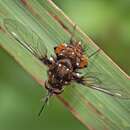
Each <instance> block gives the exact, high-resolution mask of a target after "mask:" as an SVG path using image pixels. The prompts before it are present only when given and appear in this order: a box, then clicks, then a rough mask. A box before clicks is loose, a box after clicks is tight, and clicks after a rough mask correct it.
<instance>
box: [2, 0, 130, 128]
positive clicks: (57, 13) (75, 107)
mask: <svg viewBox="0 0 130 130" xmlns="http://www.w3.org/2000/svg"><path fill="white" fill-rule="evenodd" d="M0 7H1V8H0V12H2V11H3V10H4V13H1V14H0V23H1V30H0V46H1V47H2V48H4V49H5V50H6V51H7V52H8V53H9V54H10V55H11V56H13V58H14V59H15V60H16V61H17V62H18V63H19V64H20V65H21V66H22V67H23V68H24V69H25V70H26V71H27V72H28V73H29V74H30V75H31V76H32V77H33V78H34V79H35V80H37V81H38V83H40V84H42V85H43V84H44V80H46V79H47V74H46V70H47V68H46V67H45V66H44V65H43V64H42V63H41V62H39V61H38V60H37V59H36V58H35V57H34V56H32V55H31V54H30V53H29V52H28V51H27V50H25V49H24V48H22V47H21V46H19V45H18V44H17V41H15V40H14V39H13V38H12V37H10V36H9V35H8V34H7V32H6V31H5V30H4V27H3V19H4V18H12V19H16V20H18V21H20V22H21V23H23V24H24V25H25V26H26V27H28V28H31V29H32V30H33V31H35V32H36V33H37V34H38V35H39V36H40V38H41V39H42V40H43V42H44V44H45V45H46V47H47V48H48V51H49V54H53V53H54V52H53V47H54V46H55V45H57V44H59V43H61V42H68V41H69V39H70V35H71V32H72V30H73V26H74V25H75V24H74V23H73V22H72V21H71V20H70V19H69V18H68V17H67V16H66V15H65V14H64V13H63V12H62V11H61V10H60V9H59V8H58V7H56V5H55V4H54V3H53V2H52V1H50V0H48V1H46V0H38V1H34V0H28V1H26V0H21V1H20V0H13V1H9V0H4V1H1V2H0ZM75 38H76V39H77V40H81V41H82V43H83V44H84V45H86V46H87V48H88V50H87V54H88V55H90V54H91V53H92V52H94V51H96V50H97V49H98V47H97V46H96V45H95V44H94V43H93V41H92V40H91V39H90V38H89V37H88V36H86V35H85V34H84V33H83V32H82V31H81V30H80V29H79V28H77V29H76V32H75ZM88 70H90V71H91V70H92V71H94V72H100V73H103V74H106V75H107V76H108V77H109V81H110V82H111V83H113V84H112V85H113V86H119V88H124V89H126V90H127V91H130V87H129V86H130V81H129V80H128V76H127V75H126V74H125V73H124V72H123V71H122V70H121V69H120V68H119V67H118V66H117V65H116V64H115V63H114V62H113V61H112V60H111V59H110V58H109V57H108V56H106V54H105V53H104V52H103V51H101V52H100V54H99V55H98V56H97V57H95V58H93V59H92V60H90V67H89V68H88V69H86V70H85V71H86V72H87V71H88ZM108 77H105V78H108ZM108 87H109V86H108ZM58 98H59V99H60V100H61V101H62V102H63V103H64V105H65V106H66V107H67V108H68V109H69V110H70V111H71V112H72V113H73V115H74V116H75V117H76V118H78V119H79V120H80V121H81V122H82V123H83V124H84V125H85V126H86V127H87V128H88V129H90V130H125V129H130V102H129V101H128V100H119V99H116V98H112V97H110V96H107V95H105V94H102V93H100V92H97V91H94V90H90V89H89V88H81V87H79V85H73V86H72V87H71V86H70V87H67V88H66V89H65V92H64V93H63V94H62V95H60V96H58Z"/></svg>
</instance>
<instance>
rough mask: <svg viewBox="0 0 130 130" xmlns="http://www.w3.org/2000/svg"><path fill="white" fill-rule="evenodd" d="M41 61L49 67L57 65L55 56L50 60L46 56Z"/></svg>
mask: <svg viewBox="0 0 130 130" xmlns="http://www.w3.org/2000/svg"><path fill="white" fill-rule="evenodd" d="M40 60H41V61H42V62H43V63H44V64H45V65H47V66H50V65H53V64H54V63H55V57H53V56H51V57H50V58H48V57H47V55H45V56H44V57H42V58H41V59H40Z"/></svg>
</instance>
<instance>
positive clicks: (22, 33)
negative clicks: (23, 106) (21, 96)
mask: <svg viewBox="0 0 130 130" xmlns="http://www.w3.org/2000/svg"><path fill="white" fill-rule="evenodd" d="M4 26H5V29H6V30H7V32H8V33H9V34H10V35H11V36H12V37H13V38H14V39H15V40H16V41H17V42H18V43H19V44H20V45H21V46H22V47H24V48H25V49H26V50H28V51H29V52H30V53H31V54H33V55H34V56H35V57H36V58H37V59H39V60H40V61H41V62H42V63H44V64H45V65H47V66H48V80H47V81H46V82H45V88H46V89H47V90H48V95H47V96H46V97H45V102H44V104H43V106H42V109H41V111H40V112H39V115H40V114H41V112H42V110H43V108H44V106H45V105H46V104H47V102H48V100H49V98H50V97H51V96H52V95H57V94H61V93H62V92H63V90H64V86H65V85H69V84H70V83H71V82H72V81H75V82H76V83H79V84H82V86H87V87H89V88H92V89H95V90H98V91H100V92H103V93H106V94H108V95H110V96H115V97H119V98H124V99H129V98H130V93H128V91H127V90H125V89H119V88H118V86H116V85H114V86H113V83H111V80H109V79H110V77H109V78H107V80H105V81H102V80H100V75H98V76H97V73H93V72H87V73H86V74H84V75H82V76H81V75H80V73H79V72H78V71H79V70H80V69H84V68H86V67H87V66H88V64H89V62H88V59H89V60H91V57H92V56H94V55H95V54H98V52H99V50H100V49H98V50H97V51H95V52H94V53H92V54H91V55H90V56H86V55H85V54H84V51H83V47H82V44H81V42H78V41H73V40H72V39H73V38H72V37H73V33H72V36H71V39H70V41H69V43H67V44H66V43H61V44H59V45H57V46H56V47H54V52H55V56H52V57H50V58H48V56H47V49H46V46H45V44H44V43H43V40H42V39H40V37H39V36H38V35H37V34H36V33H35V32H34V31H33V30H31V29H28V28H26V27H25V26H24V25H23V24H21V23H20V22H18V21H15V20H12V19H4ZM74 30H75V27H74ZM102 75H104V77H107V76H106V75H105V74H102ZM107 83H109V84H110V83H111V84H110V85H108V84H107ZM111 86H113V88H111Z"/></svg>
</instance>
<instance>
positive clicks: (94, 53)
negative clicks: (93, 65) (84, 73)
mask: <svg viewBox="0 0 130 130" xmlns="http://www.w3.org/2000/svg"><path fill="white" fill-rule="evenodd" d="M100 50H101V49H100V48H99V49H98V50H96V51H95V52H93V53H92V54H91V55H89V56H88V58H91V57H93V56H94V55H96V54H97V53H98V52H99V51H100Z"/></svg>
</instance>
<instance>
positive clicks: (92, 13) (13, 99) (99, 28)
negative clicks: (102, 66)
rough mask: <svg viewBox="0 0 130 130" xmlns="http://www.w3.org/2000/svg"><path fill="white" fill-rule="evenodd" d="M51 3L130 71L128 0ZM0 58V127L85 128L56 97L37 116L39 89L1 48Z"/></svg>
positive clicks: (39, 129) (7, 129)
mask: <svg viewBox="0 0 130 130" xmlns="http://www.w3.org/2000/svg"><path fill="white" fill-rule="evenodd" d="M54 2H55V3H56V4H57V5H58V6H59V7H60V8H61V9H62V10H63V11H64V12H65V13H66V14H67V15H68V16H69V17H70V18H71V19H72V20H73V21H74V22H75V23H76V24H77V25H79V26H80V27H81V29H82V30H83V31H85V32H86V33H87V34H88V35H89V36H90V37H91V38H92V39H93V41H94V42H95V43H97V44H98V45H99V46H100V47H101V48H102V49H103V50H104V51H105V52H106V53H107V54H108V55H109V56H110V57H111V58H112V59H113V60H114V61H115V62H116V63H117V64H118V65H119V66H120V67H121V68H122V69H123V70H124V71H125V72H127V73H128V74H130V58H129V55H130V36H129V35H130V13H129V12H130V0H64V1H63V0H54ZM0 59H1V60H0V106H1V107H0V130H15V129H18V130H23V129H24V130H29V129H31V130H44V129H46V130H51V129H53V130H72V129H75V130H85V129H86V128H85V127H84V126H83V125H82V124H81V123H80V122H79V121H78V120H77V119H75V118H74V117H73V116H72V115H71V113H70V112H69V111H68V110H67V109H66V108H64V106H63V105H62V103H60V102H59V101H58V100H57V98H53V99H52V100H51V101H50V105H49V106H48V107H47V109H46V110H45V112H44V113H43V115H42V116H41V117H40V118H38V116H37V113H38V111H39V109H40V107H41V105H42V102H41V101H40V99H41V97H42V96H43V95H44V93H43V92H42V88H41V87H40V86H39V85H38V84H37V83H36V82H35V81H34V80H33V79H32V78H31V77H30V76H29V75H28V74H27V73H26V72H25V71H24V70H23V69H22V68H21V67H20V66H19V65H17V64H16V63H15V61H14V60H13V59H12V58H11V57H10V56H9V55H8V54H7V53H6V52H5V51H4V50H2V49H1V48H0ZM43 78H44V77H43Z"/></svg>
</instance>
